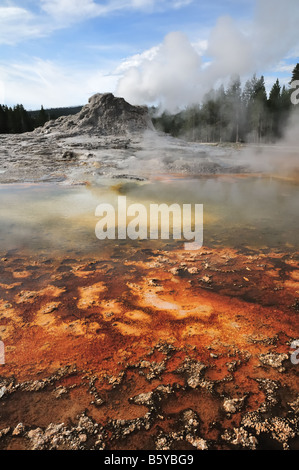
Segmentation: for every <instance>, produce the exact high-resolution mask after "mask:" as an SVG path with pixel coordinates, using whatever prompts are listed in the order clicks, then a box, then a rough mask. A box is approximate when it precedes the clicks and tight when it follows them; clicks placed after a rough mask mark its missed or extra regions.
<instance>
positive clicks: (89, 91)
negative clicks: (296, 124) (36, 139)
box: [0, 0, 299, 111]
mask: <svg viewBox="0 0 299 470" xmlns="http://www.w3.org/2000/svg"><path fill="white" fill-rule="evenodd" d="M298 24H299V2H298V0H284V1H283V2H282V1H281V0H159V1H158V0H105V1H104V0H0V103H2V104H7V105H9V106H13V105H15V104H23V105H24V106H25V108H26V109H31V110H33V109H39V108H40V107H41V105H43V106H44V107H45V108H51V107H64V106H77V105H84V104H85V103H87V102H88V99H89V97H90V96H91V95H93V94H94V93H106V92H112V93H114V94H115V95H116V96H123V97H124V98H125V99H127V100H128V101H129V102H131V103H132V104H140V105H143V104H147V105H151V104H158V103H162V106H163V107H164V108H165V109H168V110H170V111H174V110H176V109H177V108H179V107H184V106H187V105H188V104H191V103H192V102H196V101H199V100H200V99H201V98H202V97H203V95H204V93H205V92H207V91H209V89H210V88H211V87H217V86H219V85H220V84H221V83H224V84H225V83H228V81H229V79H230V77H231V76H233V75H235V74H239V75H240V76H241V79H242V82H244V81H245V80H246V79H248V78H250V77H251V76H252V75H253V74H254V73H256V74H257V75H258V76H260V75H264V76H265V82H266V86H267V91H268V92H269V90H270V88H271V87H272V85H273V83H274V82H275V80H276V78H279V80H280V82H281V84H288V82H289V81H290V77H291V72H292V70H293V68H294V66H295V65H296V63H297V62H299V34H298Z"/></svg>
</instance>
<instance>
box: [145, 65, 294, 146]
mask: <svg viewBox="0 0 299 470" xmlns="http://www.w3.org/2000/svg"><path fill="white" fill-rule="evenodd" d="M294 80H299V64H297V65H296V67H295V68H294V70H293V73H292V78H291V80H290V84H291V83H292V82H293V81H294ZM292 92H293V90H292V89H291V88H290V87H286V86H285V85H283V86H281V85H280V82H279V79H277V80H276V82H275V83H274V84H273V86H272V88H271V91H270V93H269V96H267V92H266V86H265V79H264V76H261V77H260V78H258V77H257V76H256V75H253V77H252V78H251V79H249V80H247V81H246V83H245V85H244V87H243V88H242V86H241V80H240V77H239V76H234V77H232V78H231V80H230V83H229V85H228V87H227V89H225V88H224V86H221V87H220V88H219V89H217V90H214V89H212V90H211V91H210V92H209V93H207V94H206V95H205V97H204V99H203V100H202V103H199V104H195V105H192V106H189V107H187V108H186V109H185V110H183V111H181V112H179V113H176V114H170V113H168V112H164V113H163V114H162V115H161V116H157V115H156V111H157V110H156V109H155V108H152V110H151V111H152V119H153V123H154V125H155V127H156V128H157V129H158V130H161V131H163V132H166V133H168V134H171V135H172V136H174V137H181V138H185V139H187V140H190V141H199V142H250V143H260V142H275V141H276V140H278V139H279V138H281V137H282V135H283V132H284V129H285V126H286V125H287V122H288V117H289V116H290V113H291V110H292V109H293V107H294V105H293V104H292V101H291V94H292Z"/></svg>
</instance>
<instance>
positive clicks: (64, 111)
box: [28, 106, 83, 120]
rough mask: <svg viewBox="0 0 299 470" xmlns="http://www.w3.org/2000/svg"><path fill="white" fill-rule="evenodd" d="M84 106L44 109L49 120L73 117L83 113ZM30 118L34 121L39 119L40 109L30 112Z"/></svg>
mask: <svg viewBox="0 0 299 470" xmlns="http://www.w3.org/2000/svg"><path fill="white" fill-rule="evenodd" d="M82 108H83V106H70V107H68V108H49V109H44V112H45V113H46V115H47V117H48V119H47V120H50V119H57V118H59V117H61V116H72V115H74V114H77V113H79V112H80V111H81V109H82ZM28 113H29V114H30V116H31V117H32V118H33V119H37V117H38V116H39V114H40V109H39V110H37V111H28Z"/></svg>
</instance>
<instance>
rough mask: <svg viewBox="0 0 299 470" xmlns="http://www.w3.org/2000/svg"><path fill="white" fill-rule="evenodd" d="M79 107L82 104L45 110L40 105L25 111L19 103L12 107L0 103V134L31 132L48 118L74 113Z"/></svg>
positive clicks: (80, 107)
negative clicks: (34, 109)
mask: <svg viewBox="0 0 299 470" xmlns="http://www.w3.org/2000/svg"><path fill="white" fill-rule="evenodd" d="M81 109H82V106H78V107H69V108H51V109H49V110H45V109H44V107H43V106H41V108H40V110H38V111H26V109H25V108H24V106H23V105H21V104H17V105H16V106H13V107H8V106H6V105H0V134H21V133H23V132H31V131H33V130H34V129H36V128H37V127H40V126H43V125H44V124H45V123H46V122H47V121H49V120H50V119H57V118H58V117H60V116H67V115H70V114H76V113H78V112H79V111H80V110H81Z"/></svg>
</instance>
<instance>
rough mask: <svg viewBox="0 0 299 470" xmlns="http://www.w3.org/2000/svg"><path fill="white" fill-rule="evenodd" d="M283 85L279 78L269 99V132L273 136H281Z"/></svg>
mask: <svg viewBox="0 0 299 470" xmlns="http://www.w3.org/2000/svg"><path fill="white" fill-rule="evenodd" d="M281 106H282V102H281V86H280V83H279V80H278V79H277V80H276V82H275V83H274V85H273V87H272V89H271V91H270V94H269V99H268V109H269V134H270V136H271V137H272V138H276V137H280V112H281Z"/></svg>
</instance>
